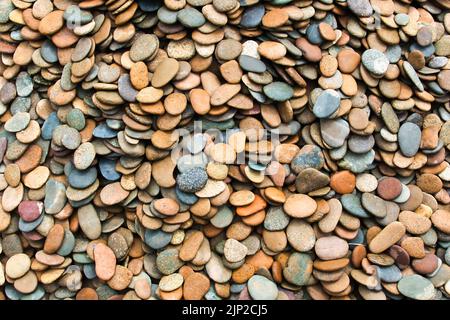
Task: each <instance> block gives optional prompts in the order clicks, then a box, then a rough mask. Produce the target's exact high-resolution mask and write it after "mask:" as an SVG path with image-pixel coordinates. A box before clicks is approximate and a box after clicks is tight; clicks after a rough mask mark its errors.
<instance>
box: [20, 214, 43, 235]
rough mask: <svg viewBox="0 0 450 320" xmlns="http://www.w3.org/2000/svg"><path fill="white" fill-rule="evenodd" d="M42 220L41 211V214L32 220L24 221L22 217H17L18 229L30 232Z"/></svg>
mask: <svg viewBox="0 0 450 320" xmlns="http://www.w3.org/2000/svg"><path fill="white" fill-rule="evenodd" d="M43 220H44V213H41V215H40V216H39V217H38V218H37V219H36V220H34V221H31V222H26V221H24V220H22V218H19V230H20V231H22V232H30V231H33V230H34V229H36V228H37V227H39V225H40V224H41V222H42V221H43Z"/></svg>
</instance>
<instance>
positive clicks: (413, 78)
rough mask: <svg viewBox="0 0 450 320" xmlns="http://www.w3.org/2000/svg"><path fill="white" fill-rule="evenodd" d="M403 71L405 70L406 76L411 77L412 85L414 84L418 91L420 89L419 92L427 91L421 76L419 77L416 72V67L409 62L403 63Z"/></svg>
mask: <svg viewBox="0 0 450 320" xmlns="http://www.w3.org/2000/svg"><path fill="white" fill-rule="evenodd" d="M403 70H405V73H406V75H407V76H408V77H409V79H410V80H411V81H412V83H414V85H415V86H416V87H417V89H419V91H423V90H425V89H424V87H423V84H422V81H420V79H419V76H418V75H417V72H416V70H414V67H413V66H412V65H411V64H410V63H409V62H408V61H404V62H403Z"/></svg>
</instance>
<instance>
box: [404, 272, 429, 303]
mask: <svg viewBox="0 0 450 320" xmlns="http://www.w3.org/2000/svg"><path fill="white" fill-rule="evenodd" d="M397 288H398V291H400V293H401V294H403V295H404V296H406V297H408V298H411V299H415V300H431V299H432V298H433V297H434V294H435V288H434V285H433V283H432V282H431V281H430V280H428V279H426V278H424V277H422V276H420V275H418V274H413V275H408V276H404V277H403V278H402V279H401V280H400V281H399V282H398V284H397Z"/></svg>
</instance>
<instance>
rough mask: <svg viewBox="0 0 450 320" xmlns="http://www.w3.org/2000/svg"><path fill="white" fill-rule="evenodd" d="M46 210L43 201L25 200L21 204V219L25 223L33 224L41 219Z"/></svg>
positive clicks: (19, 209)
mask: <svg viewBox="0 0 450 320" xmlns="http://www.w3.org/2000/svg"><path fill="white" fill-rule="evenodd" d="M43 209H44V204H43V203H42V202H41V201H33V200H25V201H22V202H21V203H20V204H19V207H18V209H17V210H18V212H19V215H20V218H21V219H22V220H23V221H25V222H31V221H34V220H36V219H37V218H39V216H40V215H41V214H42V212H43Z"/></svg>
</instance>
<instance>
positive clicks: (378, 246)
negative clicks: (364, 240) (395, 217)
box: [369, 221, 406, 253]
mask: <svg viewBox="0 0 450 320" xmlns="http://www.w3.org/2000/svg"><path fill="white" fill-rule="evenodd" d="M405 233H406V228H405V226H404V225H403V224H402V223H401V222H398V221H394V222H391V223H390V224H388V225H387V226H386V227H385V228H384V229H383V230H381V231H380V232H379V233H378V234H377V235H376V236H375V238H373V239H372V241H371V242H370V243H369V249H370V251H372V252H373V253H381V252H383V251H385V250H386V249H389V248H390V247H391V246H392V245H394V244H395V243H396V242H397V241H399V240H400V239H401V238H402V237H403V236H404V235H405Z"/></svg>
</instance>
